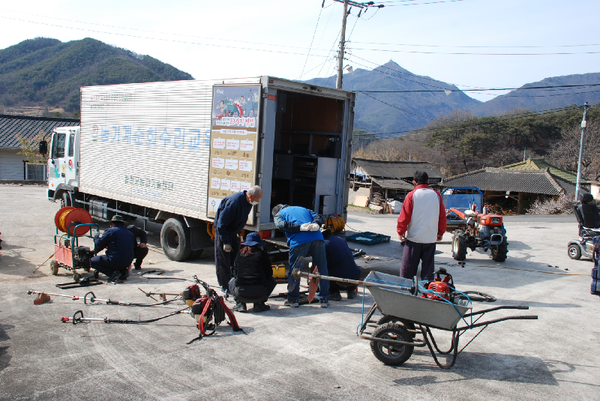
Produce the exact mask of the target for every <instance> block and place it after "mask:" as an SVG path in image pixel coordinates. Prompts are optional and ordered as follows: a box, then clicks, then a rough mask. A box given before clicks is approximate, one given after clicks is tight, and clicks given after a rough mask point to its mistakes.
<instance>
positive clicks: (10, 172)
mask: <svg viewBox="0 0 600 401" xmlns="http://www.w3.org/2000/svg"><path fill="white" fill-rule="evenodd" d="M76 125H79V120H78V119H74V118H53V117H31V116H14V115H6V114H0V180H17V181H21V180H26V181H27V180H34V181H45V180H46V165H41V164H33V163H29V161H27V160H25V156H23V155H20V154H18V152H19V151H20V150H21V143H20V142H19V140H18V138H19V137H23V138H26V139H27V140H29V141H32V142H33V141H34V140H35V138H36V137H37V135H38V134H40V133H43V134H44V135H48V137H49V135H50V133H51V132H52V130H53V129H54V128H56V127H66V126H69V127H70V126H76ZM34 146H37V144H34Z"/></svg>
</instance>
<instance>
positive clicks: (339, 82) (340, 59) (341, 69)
mask: <svg viewBox="0 0 600 401" xmlns="http://www.w3.org/2000/svg"><path fill="white" fill-rule="evenodd" d="M347 19H348V0H344V17H343V18H342V33H341V36H340V51H339V54H338V73H337V82H336V84H335V87H336V89H342V77H343V76H344V55H345V53H346V52H345V50H344V47H345V43H346V20H347Z"/></svg>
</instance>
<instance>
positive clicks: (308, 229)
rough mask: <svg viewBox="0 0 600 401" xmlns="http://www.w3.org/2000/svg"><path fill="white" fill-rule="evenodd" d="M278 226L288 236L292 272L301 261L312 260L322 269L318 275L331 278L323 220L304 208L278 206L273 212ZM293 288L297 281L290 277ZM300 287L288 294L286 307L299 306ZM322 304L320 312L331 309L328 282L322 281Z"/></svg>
mask: <svg viewBox="0 0 600 401" xmlns="http://www.w3.org/2000/svg"><path fill="white" fill-rule="evenodd" d="M271 214H272V215H273V217H274V220H275V225H276V226H277V228H278V229H280V230H281V231H283V232H284V233H285V236H286V237H287V244H288V246H289V247H290V253H289V262H290V269H293V268H294V266H295V265H296V262H297V261H298V259H299V258H300V257H303V256H304V257H306V256H312V261H313V265H314V266H316V267H317V268H318V269H319V274H322V275H325V276H326V275H328V273H327V257H326V254H325V240H324V239H323V234H321V231H320V230H319V229H320V228H321V225H322V224H323V219H322V217H321V216H320V215H318V214H317V213H314V212H312V211H310V210H308V209H306V208H304V207H300V206H288V205H281V204H280V205H277V206H275V207H274V208H273V209H272V210H271ZM288 276H289V277H288V280H289V283H290V284H294V278H293V276H292V275H291V274H289V275H288ZM299 285H300V283H299V282H298V283H296V285H295V286H294V289H293V290H292V291H289V292H288V300H287V301H286V305H288V306H291V307H292V308H297V307H298V306H300V304H299V303H298V298H299V297H300V290H299V288H298V287H299ZM319 301H320V303H321V308H327V307H328V306H329V281H328V280H320V281H319Z"/></svg>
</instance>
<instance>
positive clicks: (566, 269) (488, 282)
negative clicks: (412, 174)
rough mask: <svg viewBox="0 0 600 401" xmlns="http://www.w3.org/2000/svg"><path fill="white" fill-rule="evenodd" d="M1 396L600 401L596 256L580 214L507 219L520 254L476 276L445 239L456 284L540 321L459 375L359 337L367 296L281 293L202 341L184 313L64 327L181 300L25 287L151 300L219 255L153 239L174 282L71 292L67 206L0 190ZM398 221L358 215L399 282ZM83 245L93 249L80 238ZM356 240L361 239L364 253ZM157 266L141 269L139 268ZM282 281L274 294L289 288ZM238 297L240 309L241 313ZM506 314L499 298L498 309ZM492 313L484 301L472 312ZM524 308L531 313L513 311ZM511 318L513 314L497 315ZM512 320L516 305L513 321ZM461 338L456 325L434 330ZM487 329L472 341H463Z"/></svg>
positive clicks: (137, 281)
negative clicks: (309, 298) (167, 248)
mask: <svg viewBox="0 0 600 401" xmlns="http://www.w3.org/2000/svg"><path fill="white" fill-rule="evenodd" d="M0 205H1V206H0V231H1V232H2V235H1V238H2V240H3V241H4V242H3V243H2V245H3V250H1V251H0V399H2V400H5V399H6V400H19V399H28V400H29V399H43V400H45V399H61V400H80V399H93V400H142V399H143V400H149V399H156V400H158V399H160V400H169V399H173V400H180V399H209V398H210V399H225V400H229V399H230V400H240V399H253V400H281V399H293V400H320V399H343V400H365V399H375V400H388V399H409V400H421V399H427V400H451V399H460V400H483V399H487V400H505V399H506V400H514V399H519V400H522V399H526V400H542V399H543V400H566V399H577V400H586V399H589V400H592V399H595V400H597V399H598V397H599V396H598V394H599V387H600V386H599V384H598V383H599V381H598V377H600V357H599V356H598V355H599V353H598V351H597V349H598V344H599V343H600V335H599V333H600V325H599V324H598V320H597V319H598V312H597V311H598V305H599V302H600V300H599V299H598V297H597V296H592V295H590V292H589V291H590V283H591V278H590V269H591V267H592V264H591V262H590V261H586V260H581V261H572V260H570V259H569V258H568V256H567V254H566V247H567V242H568V241H569V240H570V239H571V238H573V237H575V236H576V234H577V225H576V223H575V219H574V218H573V217H572V216H549V217H538V216H533V217H532V216H521V217H508V218H506V229H507V235H508V239H509V244H510V245H509V255H508V259H507V261H506V262H505V263H495V262H493V261H491V260H490V259H489V257H488V256H487V255H485V254H481V253H474V254H469V255H468V257H467V263H466V266H465V267H464V268H461V267H460V266H458V265H456V264H455V263H454V261H453V259H452V258H451V255H450V235H448V234H447V235H446V236H445V238H444V241H443V242H442V243H441V244H439V246H438V250H439V251H441V253H440V254H439V255H438V256H437V259H436V261H437V263H438V264H439V266H443V267H446V268H447V269H448V270H449V272H450V273H452V274H453V276H454V282H455V284H456V286H457V288H459V289H461V290H464V291H467V290H477V291H482V292H486V293H489V294H492V295H493V296H495V297H496V298H497V299H498V301H497V302H496V304H502V305H519V304H527V305H529V306H530V307H531V310H530V311H529V312H527V311H525V312H524V313H531V314H536V315H538V316H539V320H523V321H507V322H502V323H498V324H495V325H491V326H489V327H488V328H487V329H486V330H485V331H484V332H483V333H481V335H479V336H478V337H477V338H476V339H475V340H474V341H473V342H472V343H471V344H470V345H469V346H468V348H466V349H465V350H464V351H463V352H462V353H461V354H460V355H459V357H458V360H457V363H456V365H455V366H454V367H453V368H452V369H450V370H442V369H439V368H438V367H437V366H436V365H435V363H434V362H433V359H432V358H431V356H430V354H429V352H428V351H426V349H424V348H417V349H415V352H414V354H413V356H412V357H411V358H410V359H409V360H408V361H407V362H406V363H405V364H404V365H402V366H399V367H390V366H386V365H383V364H382V363H381V362H379V361H378V360H377V359H376V358H375V357H374V356H373V354H372V353H371V350H370V346H369V342H368V341H366V340H361V339H359V338H358V337H357V336H356V328H357V326H358V325H359V323H360V322H361V312H362V309H363V301H364V305H365V307H366V308H368V307H369V306H370V305H371V304H372V302H373V299H372V297H371V295H370V293H369V292H368V291H366V293H365V294H364V296H363V295H362V294H361V295H360V296H359V297H357V298H356V299H354V300H347V299H345V298H344V300H343V301H341V302H331V306H330V308H329V309H320V308H319V307H318V305H307V306H301V307H300V308H299V309H289V308H287V307H285V306H283V299H273V300H271V301H270V302H269V303H270V304H271V307H272V309H271V311H268V312H265V313H260V314H250V313H246V314H240V313H238V314H237V318H238V320H239V323H240V325H241V326H242V327H243V329H244V332H245V334H243V333H235V332H233V331H232V330H231V328H230V327H229V326H228V325H226V324H225V323H223V324H222V325H221V326H220V327H219V328H218V330H217V333H216V334H215V335H214V336H211V337H205V338H203V339H202V340H200V341H195V342H193V343H191V344H188V342H189V341H190V340H192V339H194V338H195V337H197V334H198V330H197V328H196V326H195V321H194V319H192V318H191V317H190V316H189V315H188V314H180V315H176V316H173V317H170V318H168V319H164V320H161V321H158V322H156V323H151V324H145V325H133V324H105V323H103V322H91V323H82V324H78V325H73V324H70V323H67V324H65V323H61V322H60V318H61V317H62V316H72V315H73V313H74V312H75V311H77V310H82V311H83V312H84V314H85V316H86V317H99V318H103V317H106V316H108V317H110V318H114V319H139V318H141V319H148V318H152V317H157V316H161V315H164V314H166V313H169V312H171V311H173V310H175V309H177V308H180V307H181V306H182V304H174V305H172V306H164V307H156V308H140V307H127V306H116V305H106V304H100V303H96V304H92V305H85V304H84V303H83V302H82V301H73V300H71V299H70V298H61V297H53V299H52V301H51V302H48V303H46V304H43V305H38V306H36V305H34V304H33V300H34V296H33V295H27V290H36V291H47V292H54V293H63V294H64V293H66V294H70V295H78V296H83V295H84V294H85V293H86V292H87V291H88V290H90V289H91V290H93V291H94V293H95V294H96V296H97V297H98V298H101V299H109V298H110V299H113V300H122V301H129V302H148V301H149V298H146V297H145V295H144V294H143V293H142V292H141V291H139V290H138V288H142V289H143V290H145V291H155V292H176V293H179V292H181V291H182V290H183V289H184V288H185V286H187V285H188V284H190V283H189V282H186V281H182V280H176V279H174V278H186V279H191V277H192V276H193V275H198V277H200V278H201V279H203V280H205V281H207V282H208V283H209V284H211V285H216V278H215V273H214V262H213V260H212V257H211V256H210V252H207V255H206V256H203V257H202V258H200V259H198V260H196V261H190V262H185V263H176V262H172V261H169V260H168V259H166V257H165V256H164V255H163V254H162V252H161V250H160V248H159V247H158V238H157V235H153V236H151V237H150V245H151V252H150V254H149V255H148V257H147V258H146V261H145V266H144V269H163V270H165V271H166V274H165V276H168V277H172V278H173V279H167V278H165V279H145V278H143V277H141V276H139V275H135V276H133V277H132V278H130V279H129V280H128V281H127V282H126V283H125V284H120V285H100V286H95V287H90V288H88V289H85V288H76V289H68V290H60V289H58V288H56V287H55V284H57V283H64V282H70V281H71V280H72V279H71V277H70V276H69V275H68V274H67V272H66V271H65V270H61V271H60V272H59V275H58V276H52V275H50V269H49V263H48V262H46V263H45V264H44V265H43V266H42V267H41V268H40V269H39V270H38V271H37V272H36V273H35V274H34V273H33V270H34V269H35V268H36V267H37V266H38V265H40V264H42V262H44V261H45V260H46V259H47V258H48V257H49V256H50V255H51V254H52V253H53V251H54V250H53V235H54V233H55V229H54V223H53V222H54V215H55V213H56V211H57V210H58V209H59V206H58V204H53V203H50V202H48V201H47V200H45V188H43V187H40V186H18V185H0ZM396 218H397V216H394V215H368V214H361V213H351V214H350V215H349V219H348V227H349V228H350V229H352V230H355V231H363V230H364V231H375V232H378V233H382V234H387V235H392V241H391V242H390V243H387V244H380V245H375V246H357V247H361V248H363V249H364V250H365V251H366V252H367V253H368V255H369V256H373V257H379V260H377V259H375V260H371V261H369V262H366V263H365V262H364V261H363V262H362V263H361V264H362V265H363V267H366V268H367V269H372V270H379V271H384V272H388V273H397V271H398V268H399V261H398V260H397V257H398V256H399V253H400V244H399V242H398V240H397V238H396V236H395V235H394V233H395V231H394V230H395V220H396ZM82 241H84V240H82ZM352 246H356V244H352ZM143 271H145V270H142V272H143ZM284 291H285V286H283V285H279V286H278V287H277V288H276V290H275V292H276V293H278V292H284ZM229 305H230V306H232V305H233V304H232V303H231V302H230V304H229ZM491 305H494V304H491ZM487 306H489V304H482V303H475V304H474V309H476V310H477V309H481V308H483V307H487ZM516 313H519V312H516ZM498 314H499V315H505V314H506V313H505V312H498ZM513 314H514V312H513ZM436 334H438V338H439V339H440V342H442V343H443V344H448V343H449V338H448V336H447V333H446V332H439V331H438V332H437V333H436ZM474 334H475V333H474V332H473V331H469V332H468V333H467V334H465V336H464V337H462V338H461V344H463V345H464V344H466V343H467V342H468V340H469V339H470V338H471V337H473V335H474Z"/></svg>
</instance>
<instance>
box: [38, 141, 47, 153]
mask: <svg viewBox="0 0 600 401" xmlns="http://www.w3.org/2000/svg"><path fill="white" fill-rule="evenodd" d="M38 152H40V153H41V154H42V155H45V154H46V153H48V142H46V141H40V144H39V147H38Z"/></svg>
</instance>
